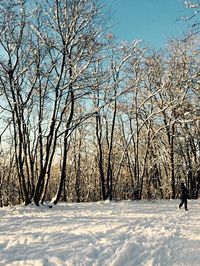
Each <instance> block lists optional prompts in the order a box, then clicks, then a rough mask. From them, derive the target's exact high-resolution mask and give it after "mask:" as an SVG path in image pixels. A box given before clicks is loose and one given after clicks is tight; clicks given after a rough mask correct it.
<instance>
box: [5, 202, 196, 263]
mask: <svg viewBox="0 0 200 266" xmlns="http://www.w3.org/2000/svg"><path fill="white" fill-rule="evenodd" d="M178 203H179V201H150V202H148V201H147V202H145V201H140V202H136V201H122V202H104V203H102V202H97V203H79V204H77V203H74V204H60V205H57V206H54V207H53V208H52V209H49V208H47V207H35V206H27V207H25V206H17V207H12V208H10V207H6V208H0V265H22V266H26V265H27V266H31V265H37V266H49V265H50V266H51V265H52V266H53V265H54V266H62V265H67V266H70V265H76V266H90V265H91V266H137V265H138V266H140V265H145V266H153V265H163V266H168V265H169V266H175V265H176V266H180V265H184V266H187V265H194V266H198V265H200V201H189V204H188V205H189V206H188V207H189V211H188V212H185V211H184V210H181V211H180V210H178V209H177V206H178Z"/></svg>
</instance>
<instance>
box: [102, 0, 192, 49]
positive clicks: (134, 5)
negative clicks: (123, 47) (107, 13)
mask: <svg viewBox="0 0 200 266" xmlns="http://www.w3.org/2000/svg"><path fill="white" fill-rule="evenodd" d="M102 1H103V3H105V5H106V6H108V7H109V8H110V9H111V13H112V15H111V23H112V24H113V30H112V31H113V33H114V34H115V35H116V37H117V39H118V40H121V41H124V40H127V41H132V40H135V39H139V40H143V41H144V44H145V45H149V46H151V47H155V48H164V46H165V44H166V43H167V40H169V39H173V38H175V37H176V36H177V37H181V36H182V33H183V31H186V30H187V23H186V22H185V21H180V20H179V18H180V17H182V16H184V15H185V14H186V11H187V10H186V9H185V6H184V0H102Z"/></svg>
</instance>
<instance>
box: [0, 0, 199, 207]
mask: <svg viewBox="0 0 200 266" xmlns="http://www.w3.org/2000/svg"><path fill="white" fill-rule="evenodd" d="M197 7H198V6H196V8H197ZM0 10H1V12H0V32H1V39H0V99H1V101H0V114H1V115H0V120H1V128H0V145H1V146H0V153H1V158H0V206H5V205H9V204H21V203H22V202H24V204H26V205H28V204H30V203H34V204H36V205H40V204H43V203H44V202H45V201H51V202H52V203H53V204H57V203H58V202H59V201H68V202H71V201H76V202H80V201H98V200H106V199H109V200H122V199H152V198H162V199H169V198H172V199H174V198H176V197H177V196H178V194H179V190H178V187H179V183H180V182H181V181H182V180H184V181H185V182H186V184H187V187H188V188H189V192H190V197H191V198H197V197H198V195H199V189H200V164H199V161H200V160H199V159H200V137H199V136H200V109H199V97H200V78H199V77H200V69H199V65H200V56H199V53H200V51H199V38H198V36H197V35H192V36H189V37H188V38H185V39H184V40H172V41H170V42H169V44H168V48H167V49H166V51H164V52H158V51H155V50H153V49H150V48H148V47H144V45H143V44H142V43H140V42H139V41H134V42H132V43H126V42H124V43H120V44H119V43H117V42H116V40H115V38H114V36H113V34H112V33H110V32H109V28H108V21H107V18H106V17H103V14H105V12H104V6H102V5H101V4H100V2H99V1H97V0H66V1H64V0H45V1H42V2H38V1H24V0H18V1H17V0H16V1H15V0H14V1H12V0H6V1H5V0H2V1H1V3H0Z"/></svg>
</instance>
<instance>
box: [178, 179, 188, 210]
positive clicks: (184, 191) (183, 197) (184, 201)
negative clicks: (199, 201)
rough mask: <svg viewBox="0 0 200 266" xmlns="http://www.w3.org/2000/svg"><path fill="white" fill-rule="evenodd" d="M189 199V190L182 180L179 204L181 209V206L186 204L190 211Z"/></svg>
mask: <svg viewBox="0 0 200 266" xmlns="http://www.w3.org/2000/svg"><path fill="white" fill-rule="evenodd" d="M187 199H188V190H187V188H186V187H185V185H184V183H183V182H181V196H180V200H181V203H180V204H179V209H181V207H182V206H183V204H184V207H185V210H186V211H188V208H187Z"/></svg>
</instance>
